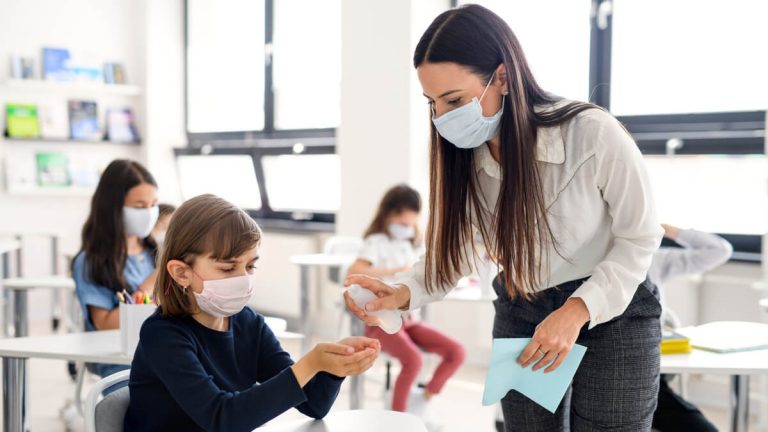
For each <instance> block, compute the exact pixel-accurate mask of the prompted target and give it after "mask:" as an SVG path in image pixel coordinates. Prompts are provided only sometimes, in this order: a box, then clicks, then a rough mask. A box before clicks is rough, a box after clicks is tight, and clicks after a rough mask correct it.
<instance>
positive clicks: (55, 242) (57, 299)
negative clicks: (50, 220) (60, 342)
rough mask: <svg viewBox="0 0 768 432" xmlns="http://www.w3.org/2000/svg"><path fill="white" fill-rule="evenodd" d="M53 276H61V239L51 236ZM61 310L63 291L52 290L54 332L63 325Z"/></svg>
mask: <svg viewBox="0 0 768 432" xmlns="http://www.w3.org/2000/svg"><path fill="white" fill-rule="evenodd" d="M51 274H52V275H55V276H56V275H58V274H59V238H58V237H57V236H55V235H53V236H51ZM61 310H62V307H61V291H60V290H58V289H56V288H54V289H52V290H51V316H52V317H53V320H52V322H51V327H52V328H53V331H54V332H56V330H58V329H59V325H60V324H61V316H62V312H61Z"/></svg>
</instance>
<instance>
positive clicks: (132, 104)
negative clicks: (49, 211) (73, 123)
mask: <svg viewBox="0 0 768 432" xmlns="http://www.w3.org/2000/svg"><path fill="white" fill-rule="evenodd" d="M143 93H144V92H143V88H142V87H141V86H139V85H136V84H105V83H102V82H81V81H72V82H61V81H51V80H41V79H14V78H8V79H5V80H3V81H0V105H1V106H2V108H3V110H5V105H6V104H8V103H30V104H35V105H37V106H38V109H40V107H43V106H48V107H50V106H52V105H56V106H59V107H66V106H67V101H68V100H92V101H95V102H96V103H97V106H98V122H99V124H100V125H101V128H102V130H104V128H105V122H106V119H105V117H106V109H107V108H119V107H128V108H130V109H131V110H132V112H133V113H134V115H135V117H134V119H135V122H136V128H137V130H138V133H139V139H141V138H142V137H143V131H144V128H143V127H142V126H143V125H142V121H141V120H142V114H143V108H144V106H143V104H144V98H143V96H144V95H143ZM63 109H64V110H66V108H63ZM39 115H41V114H39ZM4 117H5V115H4V112H3V118H2V120H0V124H2V129H3V131H4V130H5V127H6V125H5V121H6V119H5V118H4ZM67 127H69V126H67ZM142 147H143V146H142V145H141V141H138V142H113V141H108V140H104V139H101V140H94V141H90V140H80V139H72V138H66V137H64V136H62V137H44V136H38V137H34V138H16V137H8V136H4V134H3V136H0V155H2V159H3V161H2V162H3V163H2V167H1V168H0V170H1V171H2V180H3V181H2V182H0V184H4V185H5V187H3V188H2V192H4V193H5V194H7V196H8V197H32V198H38V199H46V198H52V197H57V198H58V197H63V198H65V197H72V198H73V199H87V198H88V197H90V196H91V195H92V194H93V191H94V190H95V184H90V183H89V182H87V183H86V184H83V183H81V182H77V181H75V178H82V173H83V172H86V171H87V172H88V173H92V174H96V177H93V176H92V175H90V174H89V175H87V176H86V178H89V179H91V178H96V179H97V178H98V175H97V174H98V173H100V171H101V170H102V169H103V168H104V167H105V166H106V165H107V164H108V163H109V162H110V161H111V160H113V159H116V158H129V159H138V160H140V159H141V157H142V152H143V149H142ZM38 154H61V155H63V156H64V157H65V158H66V159H67V161H68V166H69V168H68V170H69V172H70V177H71V179H72V180H71V181H72V184H71V185H69V186H63V185H39V184H38V183H37V175H38V172H39V170H40V169H41V168H40V166H38V163H37V155H38ZM76 172H78V173H80V175H79V176H78V175H77V174H75V173H76Z"/></svg>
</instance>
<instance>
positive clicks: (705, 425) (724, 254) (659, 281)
mask: <svg viewBox="0 0 768 432" xmlns="http://www.w3.org/2000/svg"><path fill="white" fill-rule="evenodd" d="M661 226H662V227H663V228H664V237H666V238H668V239H670V240H674V241H675V242H676V243H677V244H679V245H680V246H682V247H680V248H673V247H662V248H660V249H659V250H658V251H656V253H654V254H653V261H652V262H651V267H650V268H649V269H648V279H650V281H651V282H653V283H654V284H656V286H658V287H659V294H660V295H661V305H662V313H661V324H662V325H664V326H668V327H672V328H676V327H680V321H679V320H678V318H677V316H676V315H675V313H674V312H672V311H671V310H670V309H669V308H668V307H667V306H666V304H665V302H664V291H665V288H664V283H665V282H667V281H669V280H670V279H672V278H674V277H677V276H682V275H688V274H696V273H703V272H706V271H710V270H712V269H714V268H715V267H718V266H720V265H722V264H725V263H726V262H727V261H728V259H730V258H731V254H732V253H733V247H732V246H731V244H730V243H728V241H727V240H725V239H724V238H722V237H720V236H718V235H715V234H710V233H705V232H701V231H694V230H686V229H680V228H677V227H674V226H672V225H665V224H662V225H661ZM653 428H654V429H655V430H658V431H661V432H667V431H680V430H685V431H689V432H717V428H716V427H715V426H714V425H713V424H712V423H711V422H710V421H709V420H707V418H706V417H704V414H702V412H701V411H700V410H699V409H698V408H697V407H696V406H695V405H693V404H692V403H690V402H688V401H686V400H685V399H683V398H682V397H680V396H678V395H677V394H676V393H675V392H674V391H672V389H671V388H670V387H669V383H668V382H667V376H666V375H661V380H660V384H659V401H658V404H657V405H656V411H655V412H654V413H653Z"/></svg>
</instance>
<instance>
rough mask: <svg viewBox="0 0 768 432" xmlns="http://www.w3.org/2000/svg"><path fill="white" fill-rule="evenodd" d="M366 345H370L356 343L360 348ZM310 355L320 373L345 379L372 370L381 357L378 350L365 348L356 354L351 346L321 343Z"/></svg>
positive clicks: (360, 342)
mask: <svg viewBox="0 0 768 432" xmlns="http://www.w3.org/2000/svg"><path fill="white" fill-rule="evenodd" d="M363 339H364V338H363ZM364 344H368V342H365V343H363V342H362V341H357V342H355V345H356V346H358V347H362V346H363V345H364ZM350 351H352V353H350ZM308 355H309V356H311V357H312V359H313V362H314V364H315V367H316V368H317V371H318V372H319V371H322V372H328V373H330V374H333V375H336V376H340V377H345V376H350V375H359V374H361V373H363V372H365V371H367V370H368V369H370V367H371V366H373V362H374V361H376V358H377V357H378V356H379V351H378V349H377V348H371V347H364V348H362V349H361V350H359V351H357V352H355V348H354V347H352V346H349V345H345V344H334V343H320V344H317V346H315V348H314V349H313V350H312V351H311V352H310V353H309V354H308Z"/></svg>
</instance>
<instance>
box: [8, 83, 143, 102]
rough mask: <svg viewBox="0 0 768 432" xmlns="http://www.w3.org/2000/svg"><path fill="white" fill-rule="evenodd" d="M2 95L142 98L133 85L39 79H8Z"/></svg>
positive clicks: (139, 89) (137, 88)
mask: <svg viewBox="0 0 768 432" xmlns="http://www.w3.org/2000/svg"><path fill="white" fill-rule="evenodd" d="M0 93H6V94H9V95H10V94H13V93H16V94H20V95H25V96H26V95H29V94H30V93H39V94H49V95H50V94H56V95H61V96H67V97H73V98H74V97H100V96H133V97H138V96H141V94H142V90H141V87H139V86H137V85H133V84H103V83H92V82H58V81H46V80H38V79H13V78H12V79H8V80H7V81H6V82H5V83H3V84H2V85H0Z"/></svg>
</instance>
